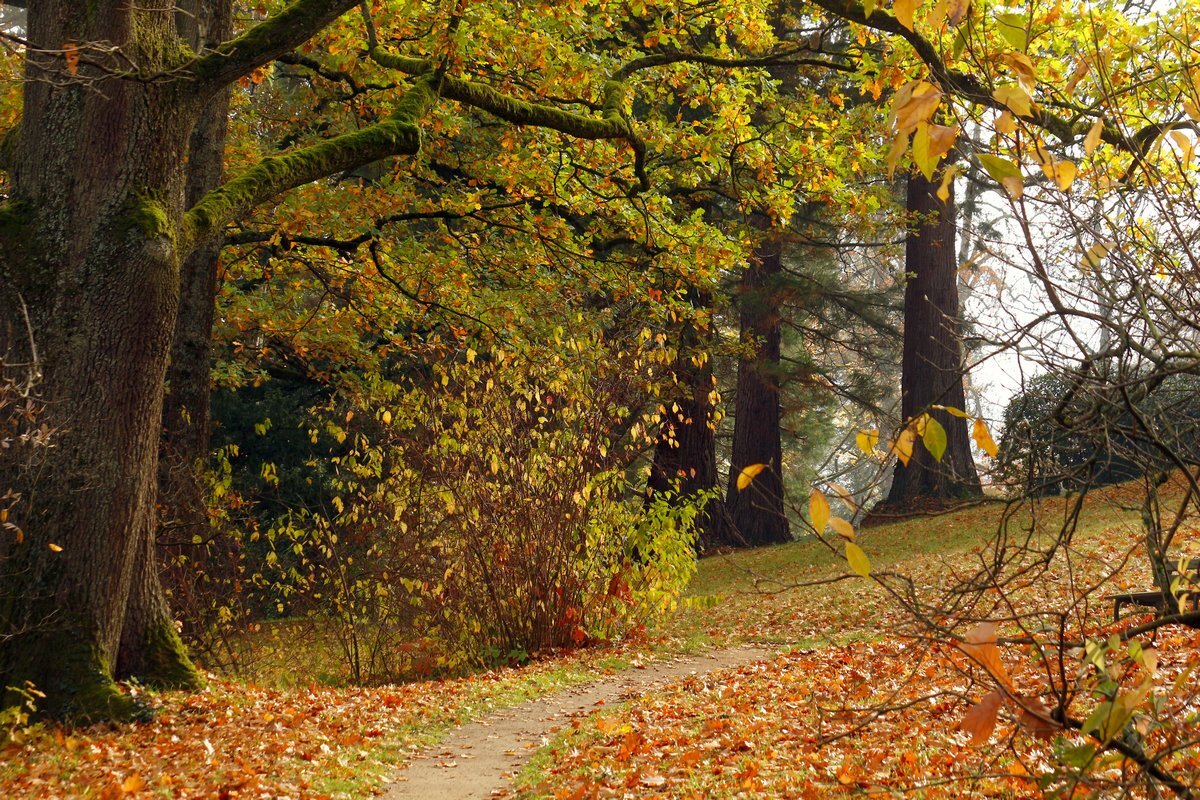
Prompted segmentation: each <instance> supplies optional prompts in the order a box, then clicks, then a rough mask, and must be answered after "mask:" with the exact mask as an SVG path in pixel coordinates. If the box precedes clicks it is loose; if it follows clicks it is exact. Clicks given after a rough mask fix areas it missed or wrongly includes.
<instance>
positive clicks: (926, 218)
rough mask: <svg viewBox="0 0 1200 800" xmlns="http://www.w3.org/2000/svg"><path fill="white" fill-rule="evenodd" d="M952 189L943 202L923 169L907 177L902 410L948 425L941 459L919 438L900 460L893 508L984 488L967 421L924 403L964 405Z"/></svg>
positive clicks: (909, 415)
mask: <svg viewBox="0 0 1200 800" xmlns="http://www.w3.org/2000/svg"><path fill="white" fill-rule="evenodd" d="M951 192H952V193H951V195H950V198H949V199H948V200H947V201H946V202H945V203H943V202H942V201H941V200H940V199H939V198H938V196H937V184H935V183H933V182H931V181H927V180H925V178H924V176H922V175H913V176H911V177H910V178H909V179H908V196H907V210H908V213H909V233H908V237H907V240H906V242H905V250H904V260H905V269H906V271H907V272H908V281H907V283H906V285H905V288H904V352H903V355H902V357H901V372H902V376H901V380H900V384H901V389H900V390H901V414H902V416H903V418H904V420H908V419H911V418H912V417H914V416H916V415H918V414H921V413H923V412H926V411H929V412H930V414H931V416H933V418H934V419H936V420H937V421H938V422H940V423H941V424H942V427H944V428H945V429H946V452H945V454H944V455H943V457H942V460H941V462H940V463H939V462H937V461H935V460H934V458H933V456H931V455H930V454H929V451H928V450H926V449H925V447H924V446H923V445H921V444H920V443H918V444H917V445H916V446H915V447H914V448H913V454H912V458H911V459H910V460H909V462H908V466H905V465H904V464H901V463H899V462H897V463H896V471H895V476H894V478H893V480H892V488H891V492H890V493H889V494H888V498H887V501H886V505H888V506H891V507H897V508H898V507H904V506H910V505H912V504H913V503H914V502H915V501H917V500H918V499H922V498H928V499H933V500H950V499H960V498H965V497H972V496H978V495H980V494H981V489H980V485H979V476H978V474H977V473H976V472H975V461H974V459H973V458H972V456H971V443H970V438H969V436H968V434H967V422H966V420H965V419H962V418H960V417H956V416H953V415H951V414H947V413H946V412H944V411H933V410H931V409H930V408H929V407H930V405H933V404H938V405H945V406H950V407H952V408H959V409H961V408H963V406H964V405H965V403H966V400H965V396H964V393H963V360H962V324H961V321H960V318H959V304H958V264H957V258H956V252H955V246H954V234H955V214H954V210H955V207H954V195H953V187H951Z"/></svg>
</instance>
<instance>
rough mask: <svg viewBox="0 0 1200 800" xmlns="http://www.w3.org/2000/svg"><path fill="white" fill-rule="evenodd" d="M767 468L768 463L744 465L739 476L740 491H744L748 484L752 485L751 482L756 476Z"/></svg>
mask: <svg viewBox="0 0 1200 800" xmlns="http://www.w3.org/2000/svg"><path fill="white" fill-rule="evenodd" d="M766 468H767V465H766V464H751V465H750V466H748V467H743V468H742V471H741V472H739V473H738V477H737V489H738V491H739V492H740V491H743V490H744V489H745V488H746V487H747V486H749V485H750V482H751V481H752V480H754V478H755V476H757V475H758V473H760V472H762V471H763V470H764V469H766Z"/></svg>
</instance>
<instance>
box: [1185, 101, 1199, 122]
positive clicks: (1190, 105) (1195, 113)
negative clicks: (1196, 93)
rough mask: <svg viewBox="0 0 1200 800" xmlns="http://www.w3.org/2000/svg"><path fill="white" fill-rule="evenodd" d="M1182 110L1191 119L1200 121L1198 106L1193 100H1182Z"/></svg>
mask: <svg viewBox="0 0 1200 800" xmlns="http://www.w3.org/2000/svg"><path fill="white" fill-rule="evenodd" d="M1183 110H1184V111H1186V112H1187V115H1188V116H1189V117H1191V118H1192V119H1193V120H1195V121H1196V122H1200V107H1197V105H1196V103H1195V102H1193V101H1192V100H1184V101H1183Z"/></svg>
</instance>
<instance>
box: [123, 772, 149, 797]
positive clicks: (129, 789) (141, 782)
mask: <svg viewBox="0 0 1200 800" xmlns="http://www.w3.org/2000/svg"><path fill="white" fill-rule="evenodd" d="M145 788H146V781H145V779H144V778H142V776H141V775H138V774H137V773H136V772H135V773H134V774H132V775H130V776H129V777H128V778H126V779H125V780H123V781H121V791H122V792H124V793H125V794H133V793H134V792H140V791H141V790H142V789H145Z"/></svg>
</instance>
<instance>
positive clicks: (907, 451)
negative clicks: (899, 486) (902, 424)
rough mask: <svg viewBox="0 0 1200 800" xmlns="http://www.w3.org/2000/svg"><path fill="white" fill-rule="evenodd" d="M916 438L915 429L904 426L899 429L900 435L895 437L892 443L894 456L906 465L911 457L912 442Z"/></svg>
mask: <svg viewBox="0 0 1200 800" xmlns="http://www.w3.org/2000/svg"><path fill="white" fill-rule="evenodd" d="M916 440H917V434H916V431H914V430H913V429H912V428H905V429H904V430H902V431H900V435H899V436H897V437H896V441H895V442H894V443H893V444H892V452H893V453H895V454H896V458H898V459H900V463H901V464H903V465H904V466H906V467H907V466H908V460H909V459H910V458H912V453H913V443H914V442H916Z"/></svg>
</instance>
